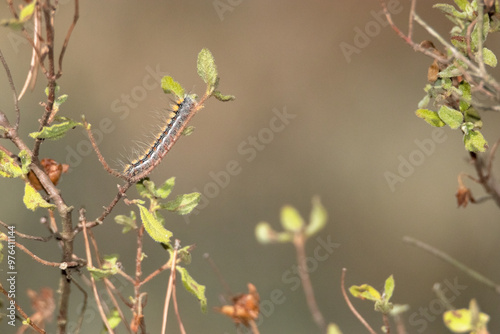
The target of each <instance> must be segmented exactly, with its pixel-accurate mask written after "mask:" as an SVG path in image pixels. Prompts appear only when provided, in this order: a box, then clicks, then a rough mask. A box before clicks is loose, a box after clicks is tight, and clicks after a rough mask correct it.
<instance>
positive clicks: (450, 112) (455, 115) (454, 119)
mask: <svg viewBox="0 0 500 334" xmlns="http://www.w3.org/2000/svg"><path fill="white" fill-rule="evenodd" d="M438 115H439V118H441V119H442V120H443V122H445V123H446V124H448V126H449V127H450V128H452V129H458V128H459V127H460V125H461V124H462V123H463V121H464V115H463V114H462V113H461V112H460V111H458V110H455V109H452V108H450V107H448V106H441V108H439V111H438Z"/></svg>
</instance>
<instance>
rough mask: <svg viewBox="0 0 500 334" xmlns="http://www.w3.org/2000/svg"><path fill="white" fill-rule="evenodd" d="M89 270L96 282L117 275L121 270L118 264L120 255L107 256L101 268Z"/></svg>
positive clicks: (88, 268)
mask: <svg viewBox="0 0 500 334" xmlns="http://www.w3.org/2000/svg"><path fill="white" fill-rule="evenodd" d="M87 270H88V271H89V272H90V274H91V275H92V277H94V278H95V279H96V280H101V279H103V278H107V277H109V276H112V275H115V274H117V273H118V271H119V270H120V266H119V264H118V254H110V255H105V256H104V257H103V264H102V267H101V268H90V267H87Z"/></svg>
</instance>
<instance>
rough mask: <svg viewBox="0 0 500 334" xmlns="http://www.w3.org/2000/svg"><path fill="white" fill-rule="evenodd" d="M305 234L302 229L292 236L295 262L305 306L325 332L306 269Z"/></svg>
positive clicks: (323, 322) (323, 321)
mask: <svg viewBox="0 0 500 334" xmlns="http://www.w3.org/2000/svg"><path fill="white" fill-rule="evenodd" d="M305 242H306V236H305V234H304V233H303V231H300V232H297V233H295V235H294V238H293V245H294V246H295V249H296V250H297V263H298V265H299V268H298V269H299V270H298V272H299V277H300V280H301V281H302V287H303V289H304V294H305V296H306V301H307V306H308V307H309V310H310V312H311V314H312V316H313V319H314V322H315V323H316V325H317V326H318V327H319V329H320V330H321V332H322V333H326V330H327V328H326V323H325V319H324V317H323V314H321V311H320V310H319V307H318V304H317V303H316V298H315V297H314V290H313V287H312V283H311V279H310V278H309V273H308V271H307V257H306V251H305Z"/></svg>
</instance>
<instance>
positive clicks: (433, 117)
mask: <svg viewBox="0 0 500 334" xmlns="http://www.w3.org/2000/svg"><path fill="white" fill-rule="evenodd" d="M415 114H416V115H417V117H420V118H423V119H424V121H426V122H427V123H429V124H430V125H432V126H435V127H442V126H444V125H445V124H444V122H443V121H442V120H441V118H439V116H438V113H437V112H435V111H432V110H429V109H418V110H417V111H416V112H415Z"/></svg>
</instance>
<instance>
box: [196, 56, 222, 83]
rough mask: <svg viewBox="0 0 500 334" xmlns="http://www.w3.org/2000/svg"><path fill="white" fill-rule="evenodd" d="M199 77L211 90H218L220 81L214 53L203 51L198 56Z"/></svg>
mask: <svg viewBox="0 0 500 334" xmlns="http://www.w3.org/2000/svg"><path fill="white" fill-rule="evenodd" d="M197 65H198V75H199V76H200V77H201V78H202V79H203V81H204V82H205V83H206V84H207V85H208V87H209V88H211V89H214V88H216V85H217V81H218V76H217V75H218V74H217V67H216V66H215V60H214V57H213V56H212V53H211V52H210V51H209V50H208V49H203V50H201V51H200V53H199V54H198V64H197Z"/></svg>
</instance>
